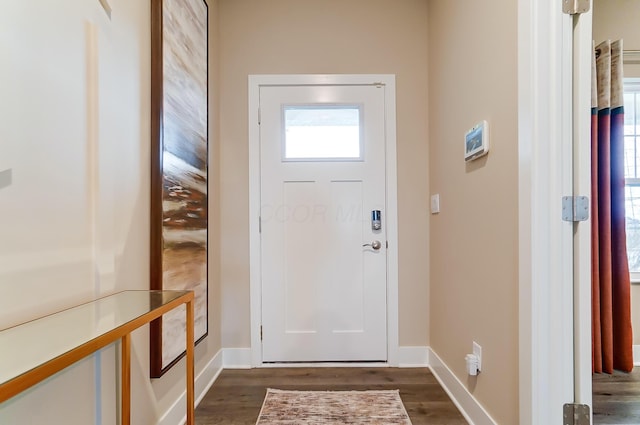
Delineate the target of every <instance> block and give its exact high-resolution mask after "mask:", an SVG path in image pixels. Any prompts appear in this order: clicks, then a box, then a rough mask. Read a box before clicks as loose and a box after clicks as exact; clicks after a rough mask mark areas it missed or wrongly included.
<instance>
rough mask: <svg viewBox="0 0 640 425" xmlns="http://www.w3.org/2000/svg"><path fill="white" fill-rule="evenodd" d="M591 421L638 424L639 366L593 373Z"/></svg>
mask: <svg viewBox="0 0 640 425" xmlns="http://www.w3.org/2000/svg"><path fill="white" fill-rule="evenodd" d="M593 423H594V424H640V368H637V367H636V368H634V369H633V371H632V372H631V373H628V374H627V373H623V372H617V371H616V372H615V373H613V374H612V375H608V374H594V375H593Z"/></svg>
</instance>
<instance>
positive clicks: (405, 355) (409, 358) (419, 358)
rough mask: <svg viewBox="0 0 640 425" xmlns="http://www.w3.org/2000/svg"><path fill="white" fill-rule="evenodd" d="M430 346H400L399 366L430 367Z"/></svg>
mask: <svg viewBox="0 0 640 425" xmlns="http://www.w3.org/2000/svg"><path fill="white" fill-rule="evenodd" d="M428 366H429V347H426V346H425V347H422V346H416V347H409V346H407V347H399V349H398V367H428Z"/></svg>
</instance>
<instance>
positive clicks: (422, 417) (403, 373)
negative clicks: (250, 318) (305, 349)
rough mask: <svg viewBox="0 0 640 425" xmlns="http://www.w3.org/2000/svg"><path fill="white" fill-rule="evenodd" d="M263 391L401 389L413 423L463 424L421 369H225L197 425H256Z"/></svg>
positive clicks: (200, 409)
mask: <svg viewBox="0 0 640 425" xmlns="http://www.w3.org/2000/svg"><path fill="white" fill-rule="evenodd" d="M267 388H277V389H287V390H328V391H344V390H382V389H399V390H400V397H401V398H402V402H403V403H404V405H405V408H406V409H407V413H408V414H409V417H410V418H411V422H412V423H413V425H423V424H425V425H426V424H429V425H466V424H467V422H466V421H465V419H464V418H463V417H462V415H461V414H460V412H459V411H458V409H457V408H456V406H455V405H454V404H453V402H452V401H451V400H450V399H449V397H448V396H447V394H446V393H445V392H444V390H443V389H442V387H440V385H439V384H438V381H436V379H435V377H434V376H433V375H432V374H431V372H430V371H429V370H428V369H425V368H419V369H397V368H260V369H250V370H230V369H228V370H223V371H222V372H221V373H220V376H219V377H218V379H217V380H216V382H215V383H214V384H213V386H212V387H211V389H210V390H209V392H208V393H207V394H206V395H205V397H204V398H203V400H202V401H201V402H200V404H199V405H198V408H197V409H196V425H214V424H215V425H230V424H234V425H243V424H246V425H254V424H255V423H256V420H257V418H258V414H259V413H260V408H261V407H262V402H263V400H264V396H265V394H266V389H267Z"/></svg>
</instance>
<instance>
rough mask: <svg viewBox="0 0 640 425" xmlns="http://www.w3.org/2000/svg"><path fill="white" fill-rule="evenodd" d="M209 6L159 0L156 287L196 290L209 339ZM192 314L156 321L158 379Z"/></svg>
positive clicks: (199, 320)
mask: <svg viewBox="0 0 640 425" xmlns="http://www.w3.org/2000/svg"><path fill="white" fill-rule="evenodd" d="M208 25H209V23H208V5H207V2H206V0H151V229H150V244H151V246H150V255H151V258H150V289H156V290H192V291H194V293H195V301H194V308H195V313H194V314H195V325H194V334H195V339H196V344H197V343H199V342H200V341H202V340H203V339H204V338H205V337H206V336H207V334H208V283H207V272H208V260H207V252H208V206H207V202H208V167H209V160H208V157H209V137H208V132H209V118H208V115H209V108H208V91H209V82H208ZM185 326H186V323H185V321H184V313H183V312H180V311H172V312H171V313H170V314H166V315H165V316H164V317H162V318H159V319H158V320H155V321H154V322H152V323H151V330H150V339H151V350H150V357H151V359H150V360H151V377H152V378H159V377H160V376H162V375H163V374H164V373H165V372H166V371H167V370H169V369H170V368H171V367H173V366H174V365H175V364H176V363H177V362H178V361H179V360H180V359H181V358H182V357H183V356H184V355H185V351H184V335H185Z"/></svg>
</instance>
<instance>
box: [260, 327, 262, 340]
mask: <svg viewBox="0 0 640 425" xmlns="http://www.w3.org/2000/svg"><path fill="white" fill-rule="evenodd" d="M260 341H262V325H260Z"/></svg>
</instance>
